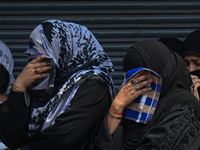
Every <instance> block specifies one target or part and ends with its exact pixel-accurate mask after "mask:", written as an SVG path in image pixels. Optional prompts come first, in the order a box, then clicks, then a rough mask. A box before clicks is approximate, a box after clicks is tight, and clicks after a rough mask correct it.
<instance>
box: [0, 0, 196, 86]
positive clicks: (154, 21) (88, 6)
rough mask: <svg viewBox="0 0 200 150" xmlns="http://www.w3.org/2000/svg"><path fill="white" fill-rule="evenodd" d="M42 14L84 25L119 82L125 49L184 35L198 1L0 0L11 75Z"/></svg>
mask: <svg viewBox="0 0 200 150" xmlns="http://www.w3.org/2000/svg"><path fill="white" fill-rule="evenodd" d="M47 19H61V20H64V21H67V22H74V23H78V24H82V25H85V26H86V27H88V29H89V30H90V31H91V32H92V33H93V34H94V35H95V37H96V38H97V40H98V41H99V42H100V44H101V45H102V47H103V48H104V49H105V51H106V52H107V54H108V55H109V57H110V59H111V60H112V62H113V64H114V68H115V73H114V76H113V79H114V82H115V85H116V88H118V87H119V86H120V84H121V83H122V81H123V74H124V73H123V69H122V60H123V56H124V54H125V52H126V50H127V49H128V48H129V47H130V46H131V45H133V44H134V43H135V42H137V41H140V40H143V39H159V38H161V37H176V38H179V39H180V40H184V39H185V38H186V36H187V35H188V34H189V33H190V32H192V31H194V30H196V29H199V27H200V1H193V0H190V1H184V0H181V1H179V0H177V1H164V0H163V1H152V0H151V1H150V0H147V1H143V0H140V1H19V0H18V1H17V2H16V1H11V0H7V1H6V0H4V2H1V1H0V40H2V41H3V42H5V43H6V44H7V45H8V47H9V48H10V50H11V52H12V54H13V58H14V63H15V67H14V76H15V77H17V76H18V75H19V73H20V72H21V70H22V69H23V68H24V66H25V65H26V64H27V56H26V55H25V54H24V51H25V50H26V47H27V43H28V38H29V35H30V33H31V31H32V30H33V29H34V28H35V27H36V26H37V25H38V24H39V23H41V22H42V21H44V20H47ZM169 61H170V60H169Z"/></svg>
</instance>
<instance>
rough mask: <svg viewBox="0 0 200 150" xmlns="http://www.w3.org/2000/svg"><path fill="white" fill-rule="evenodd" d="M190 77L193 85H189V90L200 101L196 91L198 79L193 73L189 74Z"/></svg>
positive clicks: (198, 85)
mask: <svg viewBox="0 0 200 150" xmlns="http://www.w3.org/2000/svg"><path fill="white" fill-rule="evenodd" d="M191 78H192V80H193V86H194V88H193V87H191V92H192V93H194V96H195V97H196V98H197V100H198V101H200V98H199V93H198V90H197V89H198V88H199V87H200V79H199V78H198V77H197V76H195V75H191Z"/></svg>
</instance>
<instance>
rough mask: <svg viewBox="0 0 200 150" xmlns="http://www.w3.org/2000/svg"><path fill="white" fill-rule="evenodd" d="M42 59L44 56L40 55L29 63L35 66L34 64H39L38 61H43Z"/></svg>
mask: <svg viewBox="0 0 200 150" xmlns="http://www.w3.org/2000/svg"><path fill="white" fill-rule="evenodd" d="M44 58H45V55H41V56H39V57H37V58H35V59H33V60H32V61H31V62H30V63H31V64H35V63H37V62H40V61H41V60H43V59H44Z"/></svg>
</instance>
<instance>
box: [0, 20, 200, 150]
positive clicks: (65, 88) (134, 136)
mask: <svg viewBox="0 0 200 150" xmlns="http://www.w3.org/2000/svg"><path fill="white" fill-rule="evenodd" d="M198 39H200V30H196V31H194V32H192V33H191V34H189V35H188V37H187V38H186V39H185V40H184V41H180V40H179V39H175V38H171V37H169V38H161V39H159V40H142V41H139V42H137V43H135V44H133V45H132V46H131V47H130V48H129V49H128V50H127V52H126V54H125V56H124V59H123V69H124V81H123V83H122V84H121V87H120V88H119V90H118V91H117V92H116V91H115V87H114V83H113V80H112V75H113V72H114V67H113V64H112V62H111V60H110V58H109V56H108V55H107V54H106V53H105V51H104V49H103V48H102V46H101V45H100V44H99V42H98V41H97V39H96V38H95V37H94V35H93V34H92V33H91V32H90V31H89V30H88V29H87V28H86V27H85V26H82V25H79V24H75V23H69V22H65V21H61V20H46V21H44V22H42V23H41V24H39V25H38V26H37V27H36V28H35V29H34V30H33V31H32V33H31V34H30V37H29V41H28V46H27V50H26V52H25V53H26V54H27V55H28V60H29V63H28V64H27V65H26V66H25V68H24V69H23V70H22V72H21V73H20V74H19V76H18V77H17V78H16V80H15V79H14V77H13V75H12V70H13V58H12V55H11V52H10V50H9V49H8V47H7V46H6V45H5V44H4V43H0V44H1V45H4V48H1V49H0V59H1V61H0V62H1V64H2V67H1V66H0V92H1V93H0V101H1V104H0V139H1V141H2V142H3V143H1V144H2V147H3V146H4V148H2V149H6V147H8V148H7V149H9V150H68V149H69V150H128V149H130V150H153V149H154V150H159V149H160V150H169V149H174V150H179V149H180V150H184V149H185V150H198V149H200V142H199V141H200V104H199V102H198V101H199V91H198V88H199V86H200V79H199V77H200V73H199V70H200V46H199V42H198ZM4 49H5V50H4ZM4 59H5V60H4ZM184 61H185V62H184ZM3 78H5V80H3ZM3 144H4V145H3ZM5 145H6V146H5Z"/></svg>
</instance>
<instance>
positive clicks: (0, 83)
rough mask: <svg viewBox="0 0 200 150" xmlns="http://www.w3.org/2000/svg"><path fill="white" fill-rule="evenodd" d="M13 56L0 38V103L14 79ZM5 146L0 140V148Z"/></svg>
mask: <svg viewBox="0 0 200 150" xmlns="http://www.w3.org/2000/svg"><path fill="white" fill-rule="evenodd" d="M13 67H14V62H13V57H12V54H11V51H10V49H9V48H8V46H7V45H6V44H5V43H4V42H3V41H1V40H0V104H1V103H2V102H4V101H5V100H7V98H8V93H9V92H10V88H11V86H12V84H13V82H14V81H15V78H14V76H13ZM6 148H7V147H6V146H5V145H4V144H3V143H2V142H1V141H0V150H1V149H6Z"/></svg>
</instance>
